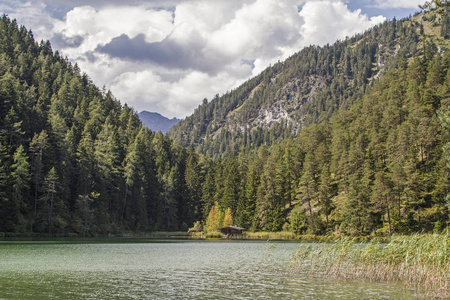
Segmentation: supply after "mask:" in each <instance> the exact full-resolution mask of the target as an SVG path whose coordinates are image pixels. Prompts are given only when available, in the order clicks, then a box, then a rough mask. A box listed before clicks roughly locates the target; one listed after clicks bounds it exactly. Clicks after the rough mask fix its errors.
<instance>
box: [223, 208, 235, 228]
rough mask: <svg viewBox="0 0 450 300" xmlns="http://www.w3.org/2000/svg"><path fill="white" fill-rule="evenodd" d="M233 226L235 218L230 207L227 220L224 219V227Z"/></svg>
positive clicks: (226, 216)
mask: <svg viewBox="0 0 450 300" xmlns="http://www.w3.org/2000/svg"><path fill="white" fill-rule="evenodd" d="M231 225H233V216H232V215H231V208H229V207H228V209H227V212H226V213H225V218H224V219H223V226H231Z"/></svg>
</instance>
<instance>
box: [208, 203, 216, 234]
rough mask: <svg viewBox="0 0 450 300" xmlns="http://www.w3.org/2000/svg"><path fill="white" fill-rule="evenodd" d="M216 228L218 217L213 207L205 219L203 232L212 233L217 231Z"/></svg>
mask: <svg viewBox="0 0 450 300" xmlns="http://www.w3.org/2000/svg"><path fill="white" fill-rule="evenodd" d="M217 228H219V216H218V212H217V208H216V205H213V206H212V207H211V210H210V211H209V214H208V217H207V218H206V225H205V231H206V232H214V231H217Z"/></svg>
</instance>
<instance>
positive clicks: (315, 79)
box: [169, 15, 436, 158]
mask: <svg viewBox="0 0 450 300" xmlns="http://www.w3.org/2000/svg"><path fill="white" fill-rule="evenodd" d="M419 16H420V15H419ZM435 19H436V18H435ZM435 19H433V21H434V20H435ZM429 21H430V20H427V21H422V20H421V19H420V18H419V17H415V18H408V19H403V20H400V21H398V20H395V19H394V20H392V21H389V22H385V23H383V24H380V25H377V26H375V27H373V28H371V29H369V30H367V31H366V32H365V33H362V34H357V35H355V36H353V37H351V38H347V39H345V40H341V41H337V42H336V43H334V44H332V45H326V46H323V47H318V46H310V47H307V48H305V49H303V50H301V51H300V52H298V53H296V54H295V55H293V56H292V57H290V58H289V59H287V60H286V61H284V62H279V63H277V64H275V65H274V66H272V67H269V68H267V69H266V70H265V71H263V72H262V73H261V74H260V75H258V76H256V77H254V78H253V79H251V80H249V81H247V82H245V83H244V84H243V85H241V86H240V87H238V88H236V89H235V90H232V91H230V92H228V93H226V94H224V95H222V96H221V97H218V96H216V97H215V98H214V99H212V100H211V101H210V102H208V101H207V100H206V99H205V100H204V102H203V104H202V105H200V106H199V107H198V108H197V109H196V111H195V112H194V113H193V115H191V116H189V117H187V118H186V119H185V120H183V121H182V122H180V123H179V124H177V125H176V126H174V127H173V128H172V129H171V130H170V132H169V133H170V136H171V137H173V138H174V139H176V140H178V141H180V142H181V144H183V145H190V144H191V143H193V144H194V145H195V148H196V149H197V151H199V152H201V153H205V154H207V155H209V156H211V157H214V158H217V157H225V156H227V155H229V154H230V153H231V152H232V151H237V152H245V153H250V152H252V153H253V152H254V150H255V149H257V148H258V147H259V146H261V145H262V144H265V145H268V146H270V145H273V144H277V143H279V142H280V141H282V140H283V139H284V138H286V137H289V136H291V135H296V134H298V133H299V132H300V131H301V130H302V129H303V128H305V127H307V126H308V125H309V124H312V123H320V122H323V121H326V120H328V119H329V118H330V117H331V115H332V114H333V112H334V111H335V110H337V109H347V108H348V107H350V105H351V104H352V103H353V102H354V101H355V100H356V99H357V98H360V97H361V96H362V95H363V94H364V93H365V92H366V91H368V90H370V88H371V86H372V84H373V82H375V81H376V80H377V79H379V78H381V77H382V76H383V75H384V73H385V72H386V70H387V69H388V68H389V67H390V66H391V65H392V64H393V63H394V61H395V57H403V58H406V59H409V58H411V57H414V56H415V55H417V54H419V53H420V51H421V50H422V49H423V43H422V42H421V41H423V40H425V39H423V38H421V37H422V36H423V34H424V26H423V23H424V22H425V23H426V24H430V22H429ZM429 42H430V41H429V40H427V41H426V42H425V44H427V43H429ZM430 47H432V46H431V45H430Z"/></svg>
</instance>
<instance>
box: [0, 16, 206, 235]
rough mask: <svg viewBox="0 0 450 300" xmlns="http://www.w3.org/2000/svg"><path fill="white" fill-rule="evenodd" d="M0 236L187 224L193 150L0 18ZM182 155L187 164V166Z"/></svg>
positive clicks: (193, 213)
mask: <svg viewBox="0 0 450 300" xmlns="http://www.w3.org/2000/svg"><path fill="white" fill-rule="evenodd" d="M0 57H1V59H0V236H4V235H6V236H14V235H43V234H44V235H65V236H67V235H71V236H91V235H98V234H104V235H106V234H109V233H112V234H115V233H122V232H129V231H131V232H138V231H149V230H179V229H184V230H187V228H188V226H190V225H191V224H192V223H193V221H194V220H195V219H198V218H199V217H200V216H201V214H200V213H199V212H198V210H199V209H198V206H199V203H198V202H197V203H191V199H192V198H191V197H190V196H189V195H190V194H191V193H192V190H191V189H192V188H190V187H188V186H187V184H190V181H189V177H186V175H185V173H186V172H189V171H190V168H194V167H197V165H196V162H197V161H198V157H197V155H196V154H194V153H192V152H188V150H187V149H184V148H182V147H179V146H177V145H176V144H175V143H173V142H172V141H171V140H169V139H168V138H166V137H165V136H163V135H162V134H161V133H155V132H151V131H150V130H148V129H146V128H145V127H144V126H143V125H142V123H141V121H140V120H139V117H138V115H137V114H136V112H135V111H134V110H133V109H132V108H130V107H128V106H127V105H125V106H121V105H120V102H119V101H118V100H116V99H115V98H114V96H113V95H112V93H111V92H109V91H104V90H101V89H99V88H98V87H96V86H95V85H94V84H93V83H92V82H91V79H90V78H89V76H88V75H87V74H85V73H82V72H81V71H80V69H79V67H78V66H77V65H72V64H71V63H70V62H69V61H68V60H67V59H66V58H64V57H61V55H60V54H59V52H58V51H55V52H54V51H53V50H52V48H51V45H50V43H49V42H48V41H47V42H41V43H37V42H36V41H35V40H34V38H33V35H32V33H31V31H28V30H27V29H26V28H24V27H23V26H19V25H18V24H17V23H16V21H15V20H12V21H11V20H10V19H9V18H8V17H7V16H5V15H3V16H2V17H1V18H0ZM187 165H189V166H187Z"/></svg>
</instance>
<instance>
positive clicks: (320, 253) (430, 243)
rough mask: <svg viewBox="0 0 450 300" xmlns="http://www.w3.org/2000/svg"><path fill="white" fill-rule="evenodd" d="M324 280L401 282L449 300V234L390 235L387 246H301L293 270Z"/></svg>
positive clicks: (340, 242)
mask: <svg viewBox="0 0 450 300" xmlns="http://www.w3.org/2000/svg"><path fill="white" fill-rule="evenodd" d="M300 270H303V271H305V270H306V271H309V272H310V273H311V274H314V275H320V276H324V277H326V278H330V277H331V278H342V279H359V280H371V281H396V282H402V283H403V284H404V285H405V287H407V288H414V289H415V290H416V291H417V292H418V293H420V294H423V295H425V296H426V297H428V298H431V297H434V298H450V234H449V233H448V232H447V233H445V234H415V235H411V236H393V237H392V238H391V241H390V242H389V243H381V242H378V241H374V240H372V241H370V242H368V243H365V244H362V243H356V242H354V241H353V240H352V239H349V238H341V239H339V240H338V241H336V242H334V243H327V244H321V245H320V246H318V245H317V244H309V245H306V244H303V245H301V246H300V249H299V250H298V252H297V253H296V255H295V256H294V258H293V261H292V271H293V272H298V271H300Z"/></svg>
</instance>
